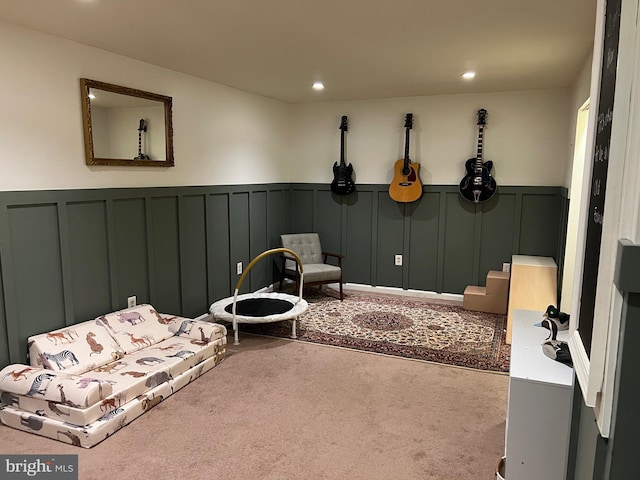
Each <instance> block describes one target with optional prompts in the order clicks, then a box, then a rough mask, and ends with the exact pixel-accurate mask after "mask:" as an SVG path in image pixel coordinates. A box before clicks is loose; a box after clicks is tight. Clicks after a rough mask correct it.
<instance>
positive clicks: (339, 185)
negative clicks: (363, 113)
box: [331, 115, 356, 195]
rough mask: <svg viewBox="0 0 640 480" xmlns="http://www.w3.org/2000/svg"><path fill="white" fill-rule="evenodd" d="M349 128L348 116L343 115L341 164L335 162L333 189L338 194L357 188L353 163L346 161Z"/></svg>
mask: <svg viewBox="0 0 640 480" xmlns="http://www.w3.org/2000/svg"><path fill="white" fill-rule="evenodd" d="M347 130H349V127H348V125H347V116H346V115H343V116H342V120H341V122H340V164H338V162H335V163H334V164H333V182H331V191H332V192H333V193H335V194H336V195H349V194H350V193H351V192H353V191H354V190H355V189H356V185H355V183H353V179H352V178H351V176H352V175H353V165H351V164H349V165H347V164H346V163H345V161H344V132H346V131H347Z"/></svg>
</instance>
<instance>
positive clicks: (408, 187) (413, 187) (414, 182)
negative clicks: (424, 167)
mask: <svg viewBox="0 0 640 480" xmlns="http://www.w3.org/2000/svg"><path fill="white" fill-rule="evenodd" d="M404 128H405V140H404V158H401V159H400V160H398V161H396V163H395V164H394V166H393V172H394V173H393V180H392V181H391V184H390V185H389V196H390V197H391V198H392V199H394V200H395V201H396V202H405V203H406V202H415V201H416V200H418V199H419V198H420V196H421V195H422V183H421V182H420V176H419V172H420V164H418V163H414V162H412V161H411V160H410V159H409V131H410V130H411V129H412V128H413V113H407V115H406V117H405V121H404Z"/></svg>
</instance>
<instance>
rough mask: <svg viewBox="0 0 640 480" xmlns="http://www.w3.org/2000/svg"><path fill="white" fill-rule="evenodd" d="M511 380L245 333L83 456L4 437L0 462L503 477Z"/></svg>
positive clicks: (174, 470) (138, 472) (42, 442)
mask: <svg viewBox="0 0 640 480" xmlns="http://www.w3.org/2000/svg"><path fill="white" fill-rule="evenodd" d="M507 388H508V376H506V375H504V374H499V373H491V372H481V371H474V370H469V369H464V368H458V367H452V366H446V365H437V364H432V363H427V362H423V361H417V360H410V359H404V358H396V357H388V356H382V355H376V354H372V353H366V352H359V351H354V350H347V349H342V348H337V347H331V346H324V345H317V344H310V343H305V342H296V341H288V340H283V339H276V338H268V337H259V336H252V335H248V334H244V335H243V336H242V337H241V343H240V345H239V346H232V345H229V348H228V357H227V359H226V360H225V361H224V362H223V363H222V364H220V365H219V366H217V367H216V368H214V369H213V370H211V371H210V372H208V373H206V374H204V375H203V376H202V377H200V378H199V379H197V380H196V381H194V382H193V383H192V384H190V385H188V386H186V387H185V388H183V389H182V390H180V391H178V392H176V393H175V394H174V395H172V396H171V397H169V398H168V399H167V400H165V401H164V402H162V403H161V404H159V405H158V406H156V407H155V408H154V409H152V410H151V411H149V412H148V413H145V414H144V415H143V416H142V417H140V418H138V419H137V420H135V421H134V422H132V423H131V424H130V425H128V426H126V427H124V428H123V429H122V430H120V431H119V432H117V433H116V434H115V435H114V436H113V437H111V438H109V439H107V440H105V441H104V442H102V443H100V444H98V445H97V446H95V447H93V448H92V449H88V450H87V449H81V448H78V447H72V446H69V445H65V444H62V443H60V442H57V441H54V440H50V439H46V438H43V437H39V436H37V435H33V434H29V433H25V432H21V431H18V430H14V429H10V428H8V427H5V426H0V453H3V454H10V453H17V454H69V453H72V454H78V455H79V473H80V475H79V478H80V479H83V480H94V479H95V480H98V479H99V480H103V479H108V478H117V479H118V480H129V479H139V478H144V479H154V478H156V479H174V478H180V479H216V480H226V479H246V480H252V479H273V480H276V479H277V480H284V479H310V480H311V479H313V480H323V479H326V480H334V479H335V480H342V479H345V480H346V479H349V480H358V479H363V480H364V479H367V480H376V479H380V480H382V479H385V480H386V479H400V480H411V479H424V480H428V479H439V480H448V479H451V480H454V479H455V480H481V479H487V480H490V479H494V478H495V473H494V472H495V465H496V463H497V461H498V459H499V458H500V456H501V455H502V452H503V451H504V428H505V418H506V403H507Z"/></svg>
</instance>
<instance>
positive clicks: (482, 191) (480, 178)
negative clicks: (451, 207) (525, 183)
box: [460, 108, 498, 203]
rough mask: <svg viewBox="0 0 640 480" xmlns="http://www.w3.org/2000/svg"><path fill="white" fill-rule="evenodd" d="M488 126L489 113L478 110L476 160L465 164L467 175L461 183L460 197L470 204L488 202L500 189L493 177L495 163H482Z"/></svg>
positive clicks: (472, 159)
mask: <svg viewBox="0 0 640 480" xmlns="http://www.w3.org/2000/svg"><path fill="white" fill-rule="evenodd" d="M486 124H487V111H486V110H485V109H484V108H481V109H480V110H478V150H477V152H476V157H475V158H470V159H469V160H467V161H466V163H465V168H466V169H467V174H466V175H465V176H464V178H463V179H462V181H461V182H460V195H462V196H463V198H464V199H465V200H469V201H470V202H474V203H480V202H486V201H487V200H489V199H491V198H493V196H494V195H495V194H496V191H497V189H498V187H497V186H496V181H495V179H494V178H493V177H492V176H491V169H492V168H493V162H492V161H491V160H489V161H487V162H483V161H482V143H483V136H484V126H485V125H486Z"/></svg>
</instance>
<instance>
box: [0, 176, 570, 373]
mask: <svg viewBox="0 0 640 480" xmlns="http://www.w3.org/2000/svg"><path fill="white" fill-rule="evenodd" d="M387 188H388V187H387V186H386V185H358V190H357V192H356V193H354V194H352V195H349V196H346V197H340V196H335V195H333V194H332V193H331V191H330V190H329V186H328V185H324V184H268V185H242V186H210V187H160V188H128V189H96V190H60V191H58V190H56V191H25V192H0V269H1V275H0V292H1V295H0V366H4V365H6V364H8V363H11V362H25V361H26V353H27V345H26V339H27V337H28V336H29V335H33V334H37V333H42V332H45V331H49V330H53V329H55V328H61V327H64V326H66V325H71V324H74V323H77V322H80V321H84V320H88V319H91V318H95V317H96V316H98V315H101V314H104V313H106V312H110V311H113V310H117V309H120V308H124V307H126V303H127V297H129V296H131V295H136V296H137V300H138V303H151V304H153V305H154V306H155V307H156V308H157V309H158V310H159V311H161V312H166V313H174V314H180V315H183V316H187V317H193V316H197V315H200V314H202V313H205V312H207V310H208V307H209V305H210V304H211V303H212V302H214V301H216V300H219V299H221V298H225V297H228V296H230V295H231V294H232V292H233V289H234V288H235V285H236V282H237V279H238V275H237V274H236V263H237V262H243V264H244V265H245V266H246V265H247V264H248V263H249V262H250V261H251V260H252V259H253V258H254V257H255V256H256V255H258V254H260V253H261V252H263V251H265V250H267V249H269V248H273V247H276V246H278V245H279V235H280V234H281V233H288V232H303V231H317V232H319V233H320V235H321V238H322V242H323V248H324V249H325V250H327V251H332V252H336V253H342V254H343V255H345V256H346V260H345V271H344V280H345V281H346V282H349V283H359V284H366V285H376V286H391V287H400V288H404V289H416V290H428V291H435V292H448V293H462V291H463V290H464V288H465V287H466V286H467V285H470V284H479V285H483V284H484V277H485V275H486V273H487V272H488V271H489V270H491V269H500V268H501V267H502V263H503V262H509V261H510V258H511V255H512V254H524V255H543V256H550V257H553V258H555V259H556V261H558V263H559V265H560V267H561V265H562V258H561V257H562V252H563V250H564V236H565V230H566V214H567V205H568V201H567V198H566V190H565V189H563V188H561V187H501V188H500V190H499V194H498V195H497V196H496V197H495V198H494V199H493V200H491V201H490V202H487V203H485V204H482V205H477V206H476V205H474V204H470V203H468V202H466V201H464V200H462V199H461V197H460V196H459V195H458V192H457V187H454V186H425V187H424V194H423V196H422V198H421V199H420V200H418V201H417V202H414V203H411V204H398V203H396V202H394V201H393V200H391V199H390V197H389V195H388V193H387ZM396 254H402V255H403V256H404V266H402V267H398V266H395V265H394V262H393V259H394V256H395V255H396ZM266 258H267V259H269V260H266V259H265V260H263V261H262V262H260V263H258V264H257V265H256V266H255V267H254V268H252V270H251V272H250V275H249V276H247V279H246V280H245V282H244V284H243V285H242V289H241V290H242V291H243V292H249V291H254V290H257V289H259V288H261V287H264V286H266V285H269V284H271V283H272V282H273V279H274V278H277V276H278V262H277V258H276V257H266Z"/></svg>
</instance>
